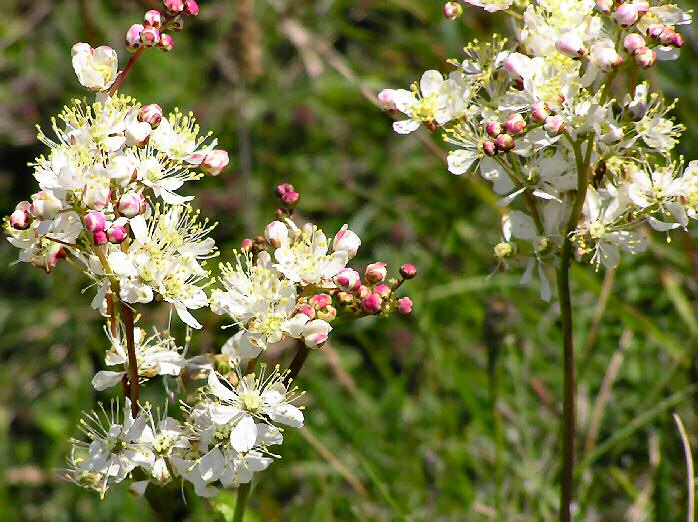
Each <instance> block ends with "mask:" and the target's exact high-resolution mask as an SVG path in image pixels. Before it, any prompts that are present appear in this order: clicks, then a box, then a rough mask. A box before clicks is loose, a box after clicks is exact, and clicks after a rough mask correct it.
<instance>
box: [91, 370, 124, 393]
mask: <svg viewBox="0 0 698 522" xmlns="http://www.w3.org/2000/svg"><path fill="white" fill-rule="evenodd" d="M124 375H126V372H110V371H107V370H102V371H99V372H97V373H96V374H95V376H94V377H93V378H92V387H93V388H94V389H95V390H97V391H103V390H106V389H107V388H111V387H112V386H116V385H117V384H119V381H121V379H122V378H123V376H124Z"/></svg>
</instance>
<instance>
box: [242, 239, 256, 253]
mask: <svg viewBox="0 0 698 522" xmlns="http://www.w3.org/2000/svg"><path fill="white" fill-rule="evenodd" d="M252 245H254V241H252V240H251V239H250V238H249V237H246V238H245V239H243V240H242V241H241V242H240V248H241V249H242V250H248V249H250V248H252Z"/></svg>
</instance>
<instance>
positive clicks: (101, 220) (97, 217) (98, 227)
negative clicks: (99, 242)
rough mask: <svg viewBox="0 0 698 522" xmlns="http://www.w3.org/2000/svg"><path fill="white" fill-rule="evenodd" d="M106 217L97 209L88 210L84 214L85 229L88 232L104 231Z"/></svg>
mask: <svg viewBox="0 0 698 522" xmlns="http://www.w3.org/2000/svg"><path fill="white" fill-rule="evenodd" d="M106 226H107V219H106V218H105V217H104V214H102V213H101V212H100V211H99V210H90V211H89V212H88V213H87V214H85V230H87V231H88V232H104V229H105V228H106Z"/></svg>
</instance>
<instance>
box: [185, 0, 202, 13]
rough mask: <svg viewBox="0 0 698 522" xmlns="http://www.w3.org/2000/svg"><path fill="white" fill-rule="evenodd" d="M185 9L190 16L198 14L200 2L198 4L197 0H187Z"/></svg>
mask: <svg viewBox="0 0 698 522" xmlns="http://www.w3.org/2000/svg"><path fill="white" fill-rule="evenodd" d="M184 11H185V12H186V13H187V14H188V15H189V16H198V15H199V4H197V3H196V1H195V0H186V1H185V2H184Z"/></svg>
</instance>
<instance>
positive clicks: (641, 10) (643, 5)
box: [634, 0, 650, 16]
mask: <svg viewBox="0 0 698 522" xmlns="http://www.w3.org/2000/svg"><path fill="white" fill-rule="evenodd" d="M634 4H635V8H636V9H637V12H638V14H639V15H640V16H642V15H644V14H647V13H648V12H649V10H650V3H649V2H648V1H647V0H635V2H634Z"/></svg>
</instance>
